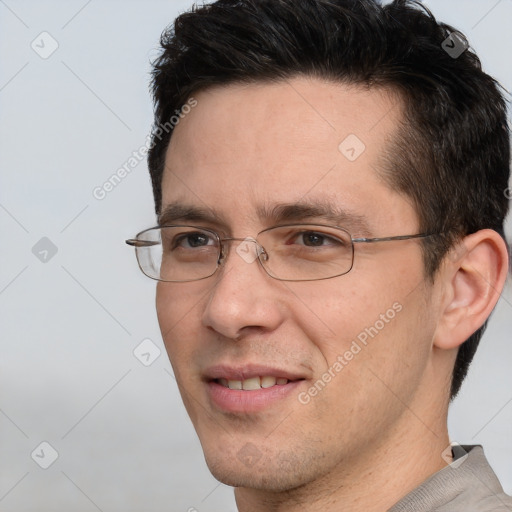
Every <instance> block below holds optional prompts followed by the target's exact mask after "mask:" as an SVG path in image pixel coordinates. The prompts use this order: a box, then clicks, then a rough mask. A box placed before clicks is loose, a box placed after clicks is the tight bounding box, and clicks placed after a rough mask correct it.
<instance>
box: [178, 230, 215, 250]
mask: <svg viewBox="0 0 512 512" xmlns="http://www.w3.org/2000/svg"><path fill="white" fill-rule="evenodd" d="M209 245H215V239H214V238H213V237H212V236H210V235H208V234H206V233H202V232H195V233H184V234H181V235H178V236H176V237H175V239H174V243H173V249H175V248H177V247H182V248H184V249H195V248H197V247H207V246H209Z"/></svg>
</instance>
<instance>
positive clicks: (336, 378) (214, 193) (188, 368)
mask: <svg viewBox="0 0 512 512" xmlns="http://www.w3.org/2000/svg"><path fill="white" fill-rule="evenodd" d="M195 98H196V99H197V102H198V103H197V107H195V108H194V109H193V111H192V112H191V113H190V114H188V115H187V117H186V118H184V119H183V120H182V121H181V122H180V124H179V125H178V126H177V127H176V129H175V132H174V134H173V137H172V140H171V144H170V146H169V149H168V152H167V158H166V169H165V173H164V178H163V184H162V192H163V210H165V208H166V207H168V206H169V205H171V204H173V205H174V204H178V205H184V206H186V207H187V208H188V207H191V208H195V209H200V210H202V211H203V214H204V212H210V213H211V215H210V216H206V217H204V215H203V214H202V215H201V216H194V215H187V216H185V218H183V217H180V218H169V217H168V218H164V219H163V222H165V224H169V223H176V224H192V225H197V226H202V227H207V228H210V229H212V230H214V231H216V232H218V233H219V234H220V236H221V237H237V238H245V237H256V235H257V233H259V232H260V231H262V230H263V229H265V228H268V227H271V226H273V225H276V224H286V223H288V224H289V223H292V222H293V223H295V222H296V223H318V224H330V225H334V224H338V225H339V224H340V223H341V222H343V227H345V228H346V229H347V230H348V231H349V232H350V233H351V234H352V236H353V237H354V238H356V237H364V236H366V237H386V236H394V235H407V234H414V233H417V232H418V231H417V230H418V221H417V215H416V214H415V212H414V209H413V207H412V205H411V204H410V203H409V202H408V200H407V198H405V197H404V196H401V195H399V194H397V193H396V192H394V191H392V190H391V189H390V188H389V186H387V185H386V184H385V183H384V181H383V180H382V179H381V178H379V174H378V171H379V169H380V168H381V167H382V165H383V164H382V161H381V159H382V156H383V155H384V153H385V152H386V150H388V147H391V146H390V139H392V137H393V133H394V131H395V130H396V128H397V126H398V122H399V119H400V112H401V109H400V104H399V103H398V101H397V100H396V99H394V100H393V99H392V97H391V95H388V94H386V93H385V92H384V91H377V90H372V91H367V90H363V89H361V88H356V87H347V86H344V85H340V84H333V83H326V82H324V81H319V80H313V79H310V80H307V79H305V78H300V79H299V78H297V79H293V80H290V81H289V82H282V83H278V84H255V85H244V86H242V85H232V86H229V87H220V88H215V89H210V90H208V91H205V92H202V93H200V94H197V95H196V96H195ZM351 134H353V135H351ZM354 135H355V136H356V137H357V139H356V138H355V137H354ZM349 136H350V137H349ZM347 137H349V138H348V139H347ZM345 139H347V140H346V142H345V143H343V144H341V147H340V143H342V141H345ZM358 139H359V140H360V141H362V142H363V143H364V145H365V149H363V146H362V145H361V144H360V142H358ZM354 157H355V158H354ZM292 205H299V206H301V207H302V206H305V205H307V206H311V205H315V206H318V210H319V211H318V212H316V213H320V210H321V209H328V208H329V206H331V207H332V206H333V205H334V206H335V207H336V208H338V209H339V210H343V211H344V212H345V213H344V218H343V220H342V221H341V220H339V221H338V222H336V219H333V218H331V217H329V216H325V215H316V214H315V216H311V212H310V213H308V212H307V211H306V212H305V211H304V208H295V209H294V208H283V206H292ZM276 207H277V208H276ZM263 211H265V212H266V213H267V214H268V213H272V212H274V213H276V212H277V214H279V212H280V213H282V212H283V211H287V217H286V218H282V217H279V215H262V213H263ZM294 212H295V213H294ZM300 212H302V213H301V214H300V215H301V216H299V213H300ZM313 213H314V212H313ZM239 243H240V242H229V243H228V248H229V253H228V257H227V260H226V261H225V263H224V265H223V266H222V267H221V268H220V269H219V270H218V271H217V273H216V274H214V275H213V276H212V277H209V278H207V279H204V280H201V281H195V282H186V283H159V284H158V288H157V310H158V318H159V322H160V327H161V331H162V334H163V338H164V341H165V345H166V348H167V351H168V354H169V357H170V360H171V363H172V366H173V368H174V372H175V376H176V379H177V382H178V385H179V387H180V391H181V394H182V397H183V401H184V403H185V406H186V408H187V411H188V413H189V415H190V417H191V419H192V422H193V424H194V427H195V429H196V431H197V433H198V435H199V438H200V441H201V444H202V447H203V450H204V453H205V457H206V460H207V463H208V465H209V467H210V469H211V471H212V473H213V474H214V475H215V476H216V477H217V478H218V479H219V480H221V481H223V482H225V483H227V484H229V485H233V486H242V487H244V486H247V487H253V488H261V489H273V490H285V489H291V488H294V487H297V486H299V485H302V484H304V483H307V482H311V481H313V480H315V479H317V478H319V477H321V476H322V475H324V474H327V473H330V472H333V471H336V470H339V471H347V468H352V470H354V471H355V470H356V468H357V464H358V463H360V462H361V461H362V460H364V459H365V458H366V459H367V460H370V459H371V457H372V453H375V450H376V448H377V447H379V446H381V445H384V444H386V443H389V442H394V441H396V442H397V443H398V442H400V441H399V439H400V436H404V435H407V436H411V437H414V436H421V435H428V432H427V433H426V430H425V426H424V425H422V424H421V422H419V421H417V419H415V418H414V415H412V414H410V413H407V410H408V409H411V410H414V411H415V413H416V415H421V414H422V411H423V409H425V408H426V405H425V403H426V400H425V396H427V390H426V387H427V384H432V383H431V382H429V378H430V375H431V371H430V366H429V361H430V359H431V353H432V343H431V341H432V337H433V333H434V330H435V314H433V311H434V308H435V303H436V301H435V300H431V299H432V290H431V288H430V287H429V285H427V284H426V283H425V281H424V279H423V262H422V256H421V249H420V243H419V242H418V241H417V240H409V241H399V242H381V243H373V244H363V243H359V244H355V258H354V266H353V268H352V270H351V271H350V272H349V273H347V274H346V275H343V276H340V277H336V278H333V279H327V280H322V281H308V282H283V281H278V280H275V279H272V278H271V277H269V276H268V275H267V274H266V273H265V271H264V270H263V268H262V267H261V266H260V265H259V263H258V261H254V262H252V263H248V262H246V261H245V259H244V258H242V257H241V256H239V254H238V253H237V252H236V248H237V247H238V244H239ZM429 301H430V302H429ZM279 379H284V380H279ZM242 380H246V382H245V383H244V384H240V381H242ZM227 381H232V382H231V383H230V385H231V387H232V388H239V387H241V386H243V387H249V388H251V387H257V388H259V385H260V384H263V385H264V386H270V387H264V388H262V389H252V390H251V389H247V390H243V389H242V390H240V389H230V388H229V387H226V384H227ZM273 384H274V385H273ZM430 391H432V390H430ZM404 411H405V412H404ZM411 418H412V421H411ZM405 433H406V434H405ZM393 439H394V441H393ZM343 468H345V469H343Z"/></svg>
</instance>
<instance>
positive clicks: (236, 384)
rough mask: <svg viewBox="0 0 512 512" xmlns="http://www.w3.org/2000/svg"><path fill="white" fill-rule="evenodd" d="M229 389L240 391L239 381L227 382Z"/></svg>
mask: <svg viewBox="0 0 512 512" xmlns="http://www.w3.org/2000/svg"><path fill="white" fill-rule="evenodd" d="M228 387H229V389H242V381H241V380H228Z"/></svg>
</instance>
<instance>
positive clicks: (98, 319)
mask: <svg viewBox="0 0 512 512" xmlns="http://www.w3.org/2000/svg"><path fill="white" fill-rule="evenodd" d="M424 3H425V4H426V5H427V6H428V7H429V8H430V9H431V10H432V11H433V12H434V14H435V15H436V16H438V18H439V19H441V20H443V21H446V22H449V23H451V24H453V25H454V26H456V27H457V28H460V29H461V30H462V31H463V32H464V33H465V34H466V35H467V37H468V39H469V41H470V44H471V46H472V47H473V48H475V49H476V51H477V53H478V54H479V56H480V57H481V59H482V62H483V65H484V68H485V69H486V70H487V71H488V72H489V73H490V74H491V75H493V76H495V77H496V78H497V79H498V80H499V81H500V82H501V83H502V84H503V86H504V87H505V88H507V89H508V90H510V89H511V87H512V66H511V59H510V56H511V55H512V31H511V30H510V24H511V21H512V1H511V0H501V1H498V0H449V1H447V0H430V1H427V2H424ZM190 5H191V2H189V1H188V0H186V1H185V0H183V1H182V0H166V1H163V0H148V1H141V0H139V1H134V0H123V1H121V0H89V1H85V0H66V1H63V0H62V1H40V0H39V1H36V0H0V169H1V172H0V179H1V181H0V229H1V231H0V233H1V240H2V256H1V266H0V315H1V324H0V325H1V329H2V336H1V341H0V343H1V352H0V354H1V356H0V511H9V512H46V511H52V512H68V511H70V510H73V511H74V512H94V511H97V510H100V511H103V512H118V511H119V512H120V511H123V512H141V511H145V512H157V511H158V512H161V511H164V510H168V511H172V512H175V511H178V512H179V511H183V512H186V511H189V510H190V509H191V508H192V507H193V508H194V509H195V510H197V511H198V512H219V511H222V512H231V511H235V505H234V499H233V497H232V490H231V489H230V488H228V487H225V486H224V485H221V484H219V483H218V482H217V481H216V480H215V479H214V478H213V477H212V476H211V475H210V473H209V471H208V469H207V468H206V466H205V464H204V460H203V455H202V452H201V448H200V445H199V442H198V440H197V439H196V436H195V433H194V431H193V428H192V426H191V423H190V421H189V419H188V417H187V415H186V412H185V410H184V408H183V406H182V404H181V399H180V397H179V394H178V391H177V387H176V383H175V381H174V378H173V377H172V370H171V367H170V364H169V362H168V360H167V356H166V354H165V351H164V348H163V344H162V341H161V338H160V333H159V329H158V325H157V321H156V314H155V311H154V288H155V287H154V283H153V282H151V281H150V280H149V279H147V278H145V277H144V276H143V275H142V274H141V273H140V272H139V270H138V268H137V266H136V262H135V257H134V254H133V250H132V249H131V248H129V247H127V246H125V244H124V240H125V239H126V238H129V237H131V236H133V235H134V234H135V233H136V232H138V231H140V230H142V229H144V228H146V227H149V226H151V225H153V224H154V222H155V219H154V214H153V202H152V192H151V186H150V180H149V176H148V172H147V167H146V163H145V161H142V162H141V163H139V164H138V165H137V166H135V167H134V168H133V170H132V171H131V172H130V173H129V174H128V175H127V176H126V177H125V178H124V179H123V180H122V182H121V183H119V184H118V185H117V186H116V187H115V188H114V189H113V190H112V191H110V192H109V193H108V194H106V195H105V197H104V198H103V199H101V200H100V199H97V198H96V197H95V196H94V195H93V191H94V190H95V188H96V187H99V186H100V187H101V185H102V184H103V183H104V182H105V181H107V180H108V179H109V177H110V176H111V175H112V174H113V173H115V172H116V170H117V169H119V168H120V167H121V166H122V165H123V164H124V163H125V162H126V161H127V160H128V159H129V158H130V156H132V153H133V152H134V151H136V150H138V149H139V148H140V147H141V146H142V145H143V144H144V142H145V140H146V136H147V134H148V132H149V130H150V126H151V121H152V105H151V101H150V96H149V93H148V83H149V75H148V73H149V69H150V66H149V61H150V59H151V58H153V57H154V56H155V55H156V49H157V46H158V39H159V36H160V33H161V31H162V30H163V28H164V27H165V26H166V25H167V24H168V23H170V22H171V21H172V20H173V19H174V18H175V17H176V15H177V14H178V13H180V12H182V11H184V10H186V9H188V8H189V7H190ZM53 50H54V51H53ZM52 51H53V53H51V52H52ZM50 53H51V54H50ZM511 232H512V229H511V225H510V222H509V224H508V234H509V236H510V233H511ZM41 259H43V260H45V261H41ZM511 332H512V293H511V289H510V283H509V284H508V285H507V288H506V290H505V292H504V294H503V296H502V299H501V300H500V303H499V306H498V308H497V310H496V311H495V313H494V316H493V318H492V321H491V323H490V326H489V328H488V330H487V332H486V334H485V336H484V338H483V341H482V343H481V347H480V349H479V351H478V353H477V356H476V358H475V362H474V364H473V366H472V369H471V372H470V376H469V378H468V380H467V381H466V383H465V384H464V386H463V389H462V393H461V395H460V397H459V398H458V399H457V400H456V401H455V403H454V404H453V406H452V409H451V414H450V431H451V437H452V439H453V440H455V441H457V442H459V443H461V444H463V443H466V444H483V445H484V447H485V450H486V453H487V456H488V458H489V459H490V461H491V464H492V465H493V467H494V469H495V471H496V472H497V474H498V476H499V477H500V479H501V481H502V484H503V486H504V487H505V489H506V491H507V492H508V493H509V494H512V371H511V362H512V343H511V337H512V336H511ZM148 339H149V340H151V343H150V342H147V341H146V342H145V343H146V344H147V345H146V346H148V347H152V348H151V360H152V363H151V364H150V365H148V366H145V365H144V364H142V362H141V361H140V360H139V359H137V358H136V357H135V355H134V353H133V352H134V349H135V348H136V347H137V346H139V344H140V343H141V342H142V341H143V340H148ZM158 349H159V350H160V351H161V354H160V356H159V357H157V356H158ZM42 442H46V443H49V445H41V443H42ZM53 450H54V451H53ZM42 453H44V457H43V456H42V455H41V454H42ZM57 454H58V458H57V459H56V460H55V461H54V462H53V463H52V464H51V465H50V466H49V467H48V469H43V468H42V467H41V465H43V466H44V465H45V464H49V463H50V462H52V460H53V459H55V457H57ZM38 455H39V457H38ZM43 459H44V460H43Z"/></svg>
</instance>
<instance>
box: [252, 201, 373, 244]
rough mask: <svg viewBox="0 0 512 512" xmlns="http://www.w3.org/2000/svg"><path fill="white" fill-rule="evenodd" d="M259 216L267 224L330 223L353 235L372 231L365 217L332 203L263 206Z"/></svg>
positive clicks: (364, 234)
mask: <svg viewBox="0 0 512 512" xmlns="http://www.w3.org/2000/svg"><path fill="white" fill-rule="evenodd" d="M257 213H258V216H259V217H260V218H261V219H264V220H265V221H267V222H270V223H275V224H278V223H279V224H280V223H283V222H304V221H307V222H311V221H313V220H315V221H320V222H328V223H330V224H333V225H336V226H339V227H342V228H346V229H348V230H349V231H350V233H351V234H352V235H354V234H357V235H361V236H370V235H371V230H370V227H369V224H368V221H367V219H366V217H365V216H363V215H359V214H356V213H355V212H352V211H350V210H347V209H344V208H341V207H340V206H338V205H336V204H333V203H332V202H330V201H321V202H320V201H300V202H297V203H279V204H277V205H273V206H270V205H262V206H260V207H258V208H257Z"/></svg>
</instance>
